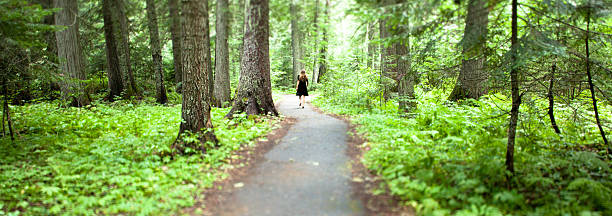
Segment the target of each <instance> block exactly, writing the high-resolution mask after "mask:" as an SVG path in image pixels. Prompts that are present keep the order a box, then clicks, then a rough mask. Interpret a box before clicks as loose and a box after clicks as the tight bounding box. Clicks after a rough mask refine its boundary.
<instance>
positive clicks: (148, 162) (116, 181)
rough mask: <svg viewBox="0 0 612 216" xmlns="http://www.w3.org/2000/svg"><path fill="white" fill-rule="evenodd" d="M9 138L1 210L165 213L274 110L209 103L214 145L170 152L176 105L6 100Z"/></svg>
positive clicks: (269, 122) (4, 144)
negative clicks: (237, 109) (258, 114)
mask: <svg viewBox="0 0 612 216" xmlns="http://www.w3.org/2000/svg"><path fill="white" fill-rule="evenodd" d="M12 110H13V115H14V117H13V120H14V127H15V130H16V131H17V132H18V135H17V139H16V140H15V142H11V141H10V139H9V138H8V137H5V138H2V139H1V140H0V142H1V143H0V158H2V160H0V215H3V214H9V215H10V214H13V215H18V214H20V213H21V214H24V215H49V214H69V215H93V214H105V215H106V214H130V215H133V214H138V215H150V214H167V213H170V212H173V211H176V210H178V209H180V208H182V207H186V206H192V205H193V204H194V195H196V194H198V193H199V192H201V191H202V190H203V189H204V188H206V187H210V186H211V185H212V183H213V181H214V180H216V179H217V178H219V177H221V176H222V175H223V174H222V172H221V171H220V170H221V168H223V166H224V165H225V164H227V159H228V158H229V157H230V156H231V154H232V151H234V150H237V149H239V148H240V146H241V145H243V144H249V145H250V144H252V143H254V140H255V139H256V138H257V137H261V136H262V135H264V134H267V132H269V131H270V130H272V129H273V128H274V127H275V126H274V125H276V124H275V123H276V122H278V119H277V118H267V117H265V118H259V119H257V118H247V117H246V116H245V115H237V116H236V118H234V119H233V120H228V119H223V118H222V117H223V116H224V115H225V114H226V113H227V112H228V111H229V108H226V109H218V108H213V110H212V116H213V124H214V126H215V133H216V135H217V137H218V138H219V140H220V147H219V148H217V149H212V150H208V151H207V152H206V154H205V155H203V156H202V155H199V154H198V155H193V156H175V157H174V158H173V159H171V158H170V157H169V156H160V155H169V152H170V151H171V149H170V146H171V144H172V142H173V141H174V140H175V138H176V136H177V133H178V128H179V122H180V121H181V116H180V112H181V108H180V106H156V105H149V104H140V105H132V104H127V103H125V102H115V103H112V104H104V103H98V104H95V106H91V107H88V108H83V109H78V108H58V105H57V104H55V103H39V104H33V105H27V106H19V107H12Z"/></svg>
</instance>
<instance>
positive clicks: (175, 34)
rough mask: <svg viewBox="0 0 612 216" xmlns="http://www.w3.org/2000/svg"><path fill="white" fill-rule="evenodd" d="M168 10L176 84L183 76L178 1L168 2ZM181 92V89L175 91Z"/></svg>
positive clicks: (170, 0)
mask: <svg viewBox="0 0 612 216" xmlns="http://www.w3.org/2000/svg"><path fill="white" fill-rule="evenodd" d="M168 8H169V10H170V22H171V23H170V37H171V38H172V57H173V62H174V80H175V82H176V84H177V85H178V84H179V83H181V82H182V78H183V77H182V76H183V72H182V71H183V63H182V61H183V57H182V54H181V53H182V46H181V41H182V37H183V36H182V31H183V30H182V26H181V17H180V15H179V0H169V1H168ZM176 91H177V92H181V89H180V88H178V86H177V89H176Z"/></svg>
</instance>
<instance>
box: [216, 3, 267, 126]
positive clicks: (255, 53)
mask: <svg viewBox="0 0 612 216" xmlns="http://www.w3.org/2000/svg"><path fill="white" fill-rule="evenodd" d="M249 2H250V3H249V5H248V7H247V8H248V9H247V16H248V19H247V22H246V30H245V32H244V53H243V56H242V62H241V67H242V68H241V70H240V73H241V74H240V81H239V83H238V89H237V90H236V100H234V105H233V106H232V109H231V110H230V112H229V113H228V114H227V115H226V117H229V118H231V117H232V116H233V114H234V113H240V112H246V114H247V115H260V114H270V115H278V112H277V111H276V107H274V102H273V101H272V84H271V82H270V53H269V41H268V37H269V28H270V27H269V21H268V13H269V7H268V0H249Z"/></svg>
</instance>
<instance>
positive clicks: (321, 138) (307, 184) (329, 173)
mask: <svg viewBox="0 0 612 216" xmlns="http://www.w3.org/2000/svg"><path fill="white" fill-rule="evenodd" d="M298 103H299V101H298V98H297V97H296V96H294V95H285V96H283V98H282V100H281V102H280V105H279V107H278V109H279V112H280V113H281V114H283V115H285V116H287V117H292V118H295V119H296V120H297V122H296V123H295V124H294V125H293V126H292V127H291V128H290V129H289V131H288V133H287V135H285V137H283V138H282V139H281V141H280V142H279V144H278V145H276V146H274V147H273V148H272V149H271V150H270V151H269V152H267V153H266V154H265V155H264V159H263V160H262V162H260V163H259V164H256V165H254V166H253V168H252V170H250V171H249V172H250V174H249V175H247V176H246V177H244V179H242V180H241V185H243V186H242V187H237V188H235V190H234V191H233V193H231V194H230V195H229V197H228V199H227V200H226V201H225V202H223V204H222V205H221V206H218V207H217V208H216V209H217V212H216V214H215V215H330V216H331V215H364V207H363V206H362V204H361V202H360V201H359V199H357V198H356V197H355V198H353V197H352V196H351V194H352V191H351V184H350V181H351V171H350V158H349V157H348V156H347V155H346V148H347V130H348V125H347V124H346V123H345V122H343V121H341V120H338V119H335V118H333V117H331V116H328V115H324V114H320V113H317V112H315V111H314V110H313V109H312V107H310V104H308V105H306V107H305V109H302V108H298Z"/></svg>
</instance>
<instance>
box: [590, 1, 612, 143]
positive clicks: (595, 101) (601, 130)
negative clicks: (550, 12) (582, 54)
mask: <svg viewBox="0 0 612 216" xmlns="http://www.w3.org/2000/svg"><path fill="white" fill-rule="evenodd" d="M590 25H591V8H589V9H588V11H587V31H586V38H585V39H584V43H585V45H586V72H587V79H588V81H589V90H591V100H592V101H593V111H595V121H596V122H597V128H599V133H600V134H601V138H602V139H603V141H604V144H605V145H606V146H608V139H607V138H606V132H605V131H604V129H603V128H602V127H601V121H600V120H599V111H598V110H597V97H595V88H594V87H593V86H594V85H593V77H592V76H591V63H590V62H589V57H590V56H589V55H590V54H589V31H590V29H589V28H590ZM608 149H610V146H608ZM608 153H610V152H608Z"/></svg>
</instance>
